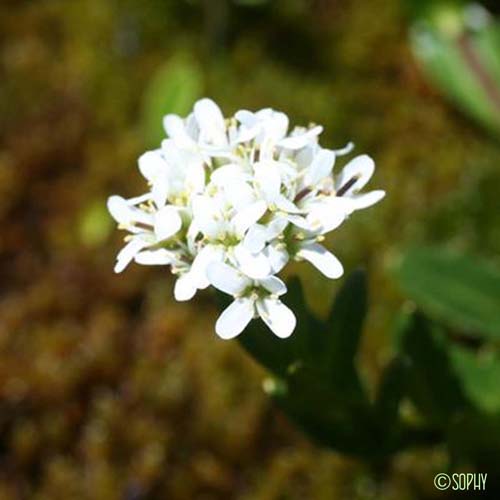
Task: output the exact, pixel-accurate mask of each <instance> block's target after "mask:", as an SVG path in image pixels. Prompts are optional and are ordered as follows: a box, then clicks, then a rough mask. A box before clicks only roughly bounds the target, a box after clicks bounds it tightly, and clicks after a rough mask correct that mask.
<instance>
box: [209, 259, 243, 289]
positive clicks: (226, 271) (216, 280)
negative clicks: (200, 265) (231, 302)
mask: <svg viewBox="0 0 500 500" xmlns="http://www.w3.org/2000/svg"><path fill="white" fill-rule="evenodd" d="M207 278H208V281H210V284H211V285H212V286H214V287H215V288H217V289H218V290H220V291H221V292H224V293H227V294H229V295H238V294H240V293H242V292H243V291H244V290H245V288H247V287H248V286H250V285H251V283H252V282H251V280H249V279H248V278H247V277H246V276H244V275H243V274H241V273H240V272H239V271H238V270H236V269H235V268H234V267H231V266H229V265H228V264H224V263H223V262H212V263H211V264H209V265H208V267H207Z"/></svg>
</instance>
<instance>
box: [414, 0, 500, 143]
mask: <svg viewBox="0 0 500 500" xmlns="http://www.w3.org/2000/svg"><path fill="white" fill-rule="evenodd" d="M433 3H434V4H435V5H432V4H430V5H426V7H425V8H424V9H423V10H421V11H420V13H419V14H418V21H417V22H416V23H415V24H414V26H413V28H412V30H411V45H412V49H413V52H414V54H415V57H416V59H417V60H418V62H419V63H420V66H421V68H422V70H423V72H424V74H425V75H426V76H427V77H428V79H429V81H430V82H431V83H432V84H433V85H434V86H435V87H436V88H437V89H438V90H439V91H441V92H442V94H443V95H444V96H446V97H447V98H449V99H450V100H451V101H453V102H454V103H455V105H457V106H458V107H459V108H460V109H461V110H462V111H463V112H465V113H466V114H468V115H469V116H471V117H472V118H473V119H475V120H476V121H477V122H479V123H480V124H482V125H483V126H484V127H486V128H487V129H489V130H490V131H491V132H493V133H494V134H495V135H496V136H497V137H500V79H499V68H500V37H499V36H498V32H499V30H500V24H499V23H498V22H496V21H491V20H489V17H488V14H487V13H486V11H483V10H480V8H479V7H477V6H476V7H471V4H469V3H466V4H465V5H461V3H457V4H456V5H452V4H449V3H446V4H444V3H442V2H433ZM413 10H414V9H413ZM414 12H417V11H416V10H414Z"/></svg>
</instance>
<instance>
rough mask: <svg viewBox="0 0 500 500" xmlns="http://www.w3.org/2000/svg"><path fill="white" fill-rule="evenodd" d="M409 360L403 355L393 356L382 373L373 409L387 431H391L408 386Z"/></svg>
mask: <svg viewBox="0 0 500 500" xmlns="http://www.w3.org/2000/svg"><path fill="white" fill-rule="evenodd" d="M409 366H410V364H409V361H408V360H407V359H405V358H403V357H396V358H394V359H393V360H392V361H391V362H390V363H389V365H388V366H387V367H386V368H385V370H384V373H383V375H382V378H381V381H380V384H379V387H378V392H377V397H376V399H375V409H376V413H377V417H378V418H379V419H380V421H381V422H382V423H383V425H384V426H385V427H386V429H387V431H388V432H393V431H394V427H395V426H396V424H397V421H398V417H399V405H400V403H401V400H402V399H403V397H404V396H405V394H406V390H407V386H408V370H409Z"/></svg>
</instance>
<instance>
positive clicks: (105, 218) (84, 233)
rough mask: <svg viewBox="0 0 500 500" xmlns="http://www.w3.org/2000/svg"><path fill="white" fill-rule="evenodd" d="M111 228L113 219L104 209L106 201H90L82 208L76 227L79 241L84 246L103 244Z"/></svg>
mask: <svg viewBox="0 0 500 500" xmlns="http://www.w3.org/2000/svg"><path fill="white" fill-rule="evenodd" d="M113 227H114V223H113V219H112V218H111V216H110V215H109V213H108V211H107V209H106V201H105V200H96V201H92V202H91V203H89V205H87V206H86V207H84V209H83V211H82V213H81V215H80V220H79V225H78V232H79V236H80V240H81V242H82V243H83V244H84V245H85V246H88V247H97V246H99V245H101V244H102V243H104V241H105V240H106V239H107V238H108V236H109V235H110V233H111V231H112V230H113Z"/></svg>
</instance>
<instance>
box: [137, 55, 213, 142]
mask: <svg viewBox="0 0 500 500" xmlns="http://www.w3.org/2000/svg"><path fill="white" fill-rule="evenodd" d="M202 90H203V78H202V74H201V71H200V69H199V68H198V66H197V65H196V64H195V63H194V62H192V61H190V60H189V59H187V58H184V57H181V56H179V57H176V58H174V59H172V60H170V61H168V62H167V63H165V64H164V65H163V66H161V67H160V68H158V70H157V71H156V73H155V74H154V75H153V77H152V79H151V82H150V84H149V86H148V87H147V88H146V90H145V92H144V97H143V109H142V128H143V133H144V137H145V140H146V142H147V143H148V145H151V146H157V145H158V144H159V143H160V142H161V140H162V139H163V138H164V137H165V131H164V130H163V116H164V115H166V114H168V113H176V114H179V115H181V116H185V115H187V114H188V113H189V111H190V110H191V108H192V106H193V103H194V101H196V99H198V98H199V97H201V94H202Z"/></svg>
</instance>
